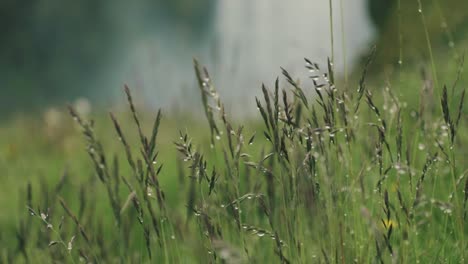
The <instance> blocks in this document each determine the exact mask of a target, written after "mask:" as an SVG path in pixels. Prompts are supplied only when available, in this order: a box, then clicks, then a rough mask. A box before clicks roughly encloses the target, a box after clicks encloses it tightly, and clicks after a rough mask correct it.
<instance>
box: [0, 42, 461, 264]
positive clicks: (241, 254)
mask: <svg viewBox="0 0 468 264" xmlns="http://www.w3.org/2000/svg"><path fill="white" fill-rule="evenodd" d="M457 44H459V46H463V44H466V41H465V42H463V41H459V42H457ZM426 48H427V47H426ZM429 48H431V46H430V45H429ZM452 53H453V50H450V51H447V50H446V49H440V50H437V51H436V50H434V53H433V54H432V51H431V56H430V59H429V60H427V61H424V62H421V63H420V64H410V63H408V64H406V63H400V64H398V65H396V66H395V67H394V68H392V70H389V69H386V70H383V71H381V72H378V71H377V68H375V67H374V66H373V65H374V64H373V63H374V60H375V58H376V54H377V56H378V54H379V46H377V47H373V48H371V49H369V52H368V54H367V55H366V56H365V59H364V62H363V64H362V67H360V68H359V70H358V71H357V73H355V74H352V75H350V77H349V79H346V80H344V79H343V78H341V77H338V76H336V74H335V71H334V66H333V63H332V61H331V60H330V61H329V63H328V65H318V64H316V63H314V61H313V60H312V58H311V60H309V59H305V60H304V62H303V64H304V67H305V68H306V69H307V72H308V74H307V76H292V74H291V73H290V72H288V70H287V69H283V68H281V69H280V70H279V75H280V77H279V78H278V79H276V80H267V81H268V82H266V83H265V85H263V86H262V87H260V88H259V89H261V94H262V95H261V96H259V97H258V98H256V97H255V96H252V98H251V100H250V101H249V102H246V103H249V104H255V105H256V106H257V109H258V111H257V113H256V114H255V115H254V116H253V117H252V118H251V119H242V120H240V119H238V118H236V117H235V114H233V113H229V112H227V111H226V108H225V106H224V103H223V98H221V96H220V95H219V93H218V91H217V89H216V86H217V85H222V84H216V85H215V84H214V83H213V81H212V78H211V76H210V75H209V69H206V68H204V67H203V66H202V65H201V62H198V61H196V60H194V75H195V77H196V80H197V83H198V87H199V94H200V104H199V107H200V109H201V110H202V111H203V115H201V116H198V115H196V114H194V115H190V114H189V113H175V112H171V111H170V110H168V109H161V110H159V111H152V110H150V109H148V108H146V107H145V106H144V105H140V104H138V98H137V96H135V95H134V94H133V93H132V88H131V87H125V88H124V89H123V93H122V97H123V98H125V99H126V101H127V103H126V106H125V108H123V107H121V106H119V107H116V108H113V109H111V111H110V113H106V111H102V110H97V111H94V112H92V113H83V112H82V111H80V109H78V108H77V107H75V106H73V105H70V106H68V107H65V106H64V107H62V108H60V110H58V112H57V113H56V115H54V117H57V118H56V119H57V120H55V119H53V120H52V121H50V120H47V119H46V120H44V119H43V118H42V117H38V116H37V115H36V116H35V115H25V116H18V117H16V118H13V119H11V120H10V121H8V122H7V123H3V124H2V126H1V130H0V167H1V168H2V174H3V177H2V185H1V186H0V192H1V195H0V208H2V209H1V211H0V224H1V232H0V245H1V247H0V262H2V263H81V262H83V263H266V262H272V263H464V262H466V259H467V257H468V256H467V252H468V241H467V240H468V224H467V223H468V204H467V203H468V177H467V174H468V170H467V166H466V164H467V161H466V157H467V155H468V151H467V149H466V145H467V143H468V122H467V121H468V120H467V116H466V114H465V112H466V110H465V109H466V106H465V105H464V101H465V90H466V85H467V84H468V80H467V78H466V77H464V74H463V67H464V55H463V54H462V53H459V54H457V55H456V56H448V55H447V54H450V55H453V54H452ZM299 78H300V79H306V80H307V81H299Z"/></svg>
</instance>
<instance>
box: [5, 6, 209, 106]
mask: <svg viewBox="0 0 468 264" xmlns="http://www.w3.org/2000/svg"><path fill="white" fill-rule="evenodd" d="M213 3H214V0H198V1H193V0H135V1H131V2H128V1H125V0H102V1H95V0H79V1H76V0H31V1H19V0H1V1H0V25H1V27H2V29H3V30H2V32H1V34H0V58H1V60H0V87H1V89H0V90H1V91H2V94H1V95H0V111H1V112H5V111H9V110H11V109H22V108H27V107H28V106H34V105H37V106H39V105H42V104H43V103H46V102H47V103H50V102H54V101H58V100H63V99H71V98H75V97H77V96H90V95H93V96H92V97H95V96H96V94H97V92H99V91H97V90H106V87H101V86H104V85H106V82H105V81H104V79H105V78H106V75H107V74H108V72H107V71H108V70H107V69H106V68H107V66H110V64H111V63H113V62H115V59H116V58H118V57H119V56H121V55H122V54H119V52H121V49H120V48H121V47H122V45H125V43H128V41H127V38H131V37H135V38H136V37H138V34H139V33H141V34H144V32H145V29H147V28H157V27H160V28H162V27H186V28H187V30H185V31H184V32H187V34H190V36H189V39H190V40H191V41H194V42H196V41H197V38H202V36H203V34H204V31H205V29H206V28H207V27H209V25H210V24H212V23H211V19H212V17H213V16H214V7H215V5H214V4H213ZM113 60H114V61H113Z"/></svg>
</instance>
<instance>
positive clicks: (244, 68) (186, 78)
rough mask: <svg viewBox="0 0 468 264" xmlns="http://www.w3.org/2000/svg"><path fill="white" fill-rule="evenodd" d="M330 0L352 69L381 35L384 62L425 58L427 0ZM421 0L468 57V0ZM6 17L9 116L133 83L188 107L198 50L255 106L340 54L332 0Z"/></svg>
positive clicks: (184, 4) (217, 0) (245, 0)
mask: <svg viewBox="0 0 468 264" xmlns="http://www.w3.org/2000/svg"><path fill="white" fill-rule="evenodd" d="M331 2H332V9H331V10H332V17H333V31H334V38H333V39H334V45H333V54H334V56H333V58H334V61H335V65H336V70H337V72H338V73H340V74H341V75H342V76H343V75H348V74H352V73H353V71H354V69H358V68H359V67H356V66H357V65H360V64H361V61H362V60H363V57H364V56H365V55H364V54H365V52H366V51H368V49H369V47H370V46H371V45H372V44H374V43H376V44H377V46H378V53H377V57H376V62H375V67H374V69H375V70H376V71H379V69H387V68H388V67H393V66H395V65H398V63H399V62H400V63H403V61H402V60H404V63H412V61H420V60H425V59H427V57H428V54H427V52H426V51H425V49H421V45H422V46H423V47H424V45H425V44H424V43H425V42H426V40H425V35H424V30H423V27H422V26H421V22H420V19H417V18H418V14H419V9H420V6H418V3H417V1H400V2H399V1H397V0H353V1H346V0H333V1H331ZM421 2H422V5H423V7H424V10H423V11H424V15H425V17H426V21H427V28H428V30H429V33H430V37H431V41H432V43H433V45H434V48H435V49H437V47H449V48H451V49H452V50H453V54H449V55H453V56H454V57H457V56H460V54H458V53H457V50H460V47H457V45H461V44H459V43H463V42H462V41H461V40H463V39H466V37H467V34H468V14H467V13H468V12H467V11H466V10H468V4H467V3H468V2H467V1H460V0H444V1H432V0H430V1H429V0H422V1H421ZM0 25H1V27H2V33H1V35H0V38H1V39H0V91H1V92H0V113H1V115H2V116H3V117H4V116H11V115H12V114H15V113H24V112H28V111H32V110H37V109H43V108H45V107H47V106H49V105H55V104H63V102H73V101H75V100H77V99H79V98H87V100H91V101H92V103H93V104H96V103H97V104H98V105H99V104H100V105H108V104H112V103H115V102H116V100H121V99H116V98H123V96H122V95H123V94H122V87H123V84H125V83H127V84H128V85H129V86H130V87H131V88H132V89H133V91H134V92H135V93H136V94H138V95H139V98H141V99H142V100H143V101H144V103H145V104H147V105H149V106H153V107H167V106H172V107H174V106H176V107H180V108H183V107H182V105H183V106H184V107H190V105H191V102H192V99H189V98H194V100H193V101H194V102H197V103H198V99H199V95H198V93H199V92H198V90H197V88H196V83H195V77H194V74H193V66H192V58H193V57H196V58H198V59H199V60H200V61H201V63H203V64H204V65H207V66H208V69H209V70H210V73H211V75H212V76H213V78H214V82H215V84H216V85H217V88H218V90H219V91H220V93H221V94H222V95H223V96H224V100H225V101H226V103H227V105H229V107H230V108H232V110H235V111H246V110H243V109H246V107H245V104H242V105H240V104H239V103H240V102H244V101H245V100H247V99H248V100H252V97H251V96H250V95H251V94H252V93H255V94H256V93H257V91H258V90H259V89H258V88H259V87H260V85H261V83H262V82H265V83H267V84H271V83H273V81H274V78H275V77H276V76H277V75H279V74H280V69H279V67H280V66H282V67H284V68H286V69H288V71H290V72H291V73H292V74H293V75H296V74H298V73H299V72H300V71H302V66H303V58H304V57H307V58H309V59H311V60H312V61H315V62H318V63H320V64H321V65H323V66H324V68H325V66H326V64H325V62H326V59H327V57H330V56H332V48H331V47H332V46H331V38H330V2H329V1H327V0H294V1H280V0H255V1H252V0H236V1H233V0H135V1H132V2H129V1H124V0H112V1H111V0H105V1H104V0H103V1H93V0H81V1H73V0H36V1H18V0H2V1H0ZM457 48H458V49H457ZM81 100H82V99H81ZM182 102H183V103H182ZM251 105H252V107H253V106H254V103H253V102H252V103H251ZM185 110H186V109H185Z"/></svg>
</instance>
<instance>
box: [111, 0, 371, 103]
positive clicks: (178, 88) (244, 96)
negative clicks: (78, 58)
mask: <svg viewBox="0 0 468 264" xmlns="http://www.w3.org/2000/svg"><path fill="white" fill-rule="evenodd" d="M340 4H343V6H340ZM341 10H342V11H343V13H342V15H341V13H340V12H341ZM333 17H334V32H335V33H334V58H335V66H336V69H337V71H338V72H339V73H341V74H343V73H344V70H345V58H346V67H348V69H349V68H350V67H352V66H353V63H355V62H356V59H357V58H358V57H359V56H360V55H361V54H362V52H363V51H365V50H367V49H368V47H369V45H370V42H371V40H372V37H373V34H374V30H373V28H372V26H371V23H370V21H369V18H368V15H367V13H366V0H333ZM329 18H330V13H329V1H328V0H289V1H285V0H218V3H217V8H216V14H215V18H214V21H213V23H214V25H213V27H212V28H211V29H208V32H206V33H205V34H204V36H203V37H201V39H200V40H197V41H194V40H193V39H191V38H190V37H187V34H185V33H186V30H188V29H187V28H184V27H178V26H177V25H176V26H174V27H172V26H171V27H157V26H156V27H154V28H153V29H151V30H142V31H141V32H140V33H134V34H133V35H132V37H131V38H130V40H128V42H127V43H126V45H125V48H123V49H122V51H121V58H122V59H123V62H122V63H121V64H120V66H118V67H117V66H116V67H117V68H118V70H117V71H114V72H113V73H111V75H110V78H113V79H114V80H115V81H118V82H120V85H119V86H120V87H121V84H122V83H128V84H129V85H130V86H131V87H132V88H133V89H135V90H137V91H138V92H140V94H142V95H144V98H145V101H146V102H147V103H150V104H152V105H154V106H156V107H161V106H168V105H171V104H174V103H175V104H177V105H180V106H186V105H190V102H194V101H195V102H198V99H199V92H198V88H197V87H196V83H195V77H194V74H193V66H192V57H196V58H198V59H199V60H200V62H201V63H202V64H204V65H207V66H208V69H209V71H210V73H211V75H212V76H213V79H214V82H215V84H216V86H217V88H218V90H219V91H220V93H221V95H222V96H223V99H224V101H225V102H226V103H227V104H228V105H230V106H231V108H232V110H235V111H241V112H243V111H248V110H249V109H253V107H254V102H253V98H252V96H251V95H252V93H254V94H258V91H259V87H260V85H261V83H262V82H264V83H266V84H268V85H270V84H272V83H273V81H274V79H275V78H276V76H278V75H280V74H281V71H280V68H279V67H280V66H282V67H284V68H286V69H287V70H288V71H289V72H290V73H291V74H292V75H293V76H296V75H295V73H297V74H298V73H299V72H301V71H302V69H303V65H304V61H303V58H304V57H306V58H309V59H311V60H312V61H314V62H318V63H320V64H321V65H322V67H323V68H326V59H327V57H331V54H332V52H331V44H330V43H331V41H330V19H329ZM342 18H343V21H342ZM341 25H344V34H345V35H344V41H343V38H342V34H343V30H342V27H341ZM343 44H344V47H343ZM343 51H344V52H345V53H346V56H344V53H343ZM116 73H117V74H116ZM303 77H305V76H303ZM194 99H195V100H194ZM246 109H247V110H246Z"/></svg>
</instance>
